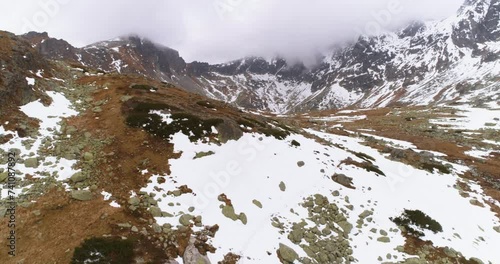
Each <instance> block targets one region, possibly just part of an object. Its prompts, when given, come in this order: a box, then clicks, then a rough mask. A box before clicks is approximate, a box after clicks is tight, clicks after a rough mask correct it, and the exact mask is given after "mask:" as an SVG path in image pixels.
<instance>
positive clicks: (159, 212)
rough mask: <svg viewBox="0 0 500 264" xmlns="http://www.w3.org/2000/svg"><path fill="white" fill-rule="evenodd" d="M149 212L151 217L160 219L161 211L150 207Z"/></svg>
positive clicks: (155, 207)
mask: <svg viewBox="0 0 500 264" xmlns="http://www.w3.org/2000/svg"><path fill="white" fill-rule="evenodd" d="M149 212H150V213H151V215H152V216H153V217H161V216H162V215H163V214H162V211H161V209H160V208H159V207H157V206H151V207H150V208H149Z"/></svg>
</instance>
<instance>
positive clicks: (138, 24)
mask: <svg viewBox="0 0 500 264" xmlns="http://www.w3.org/2000/svg"><path fill="white" fill-rule="evenodd" d="M462 2H463V1H461V0H445V1H439V2H436V1H431V0H423V1H416V0H375V1H374V0H355V1H340V0H329V1H326V0H314V1H299V0H289V1H279V0H273V1H263V0H215V1H212V0H211V1H202V0H192V1H171V0H167V1H161V2H160V1H153V0H146V1H141V3H140V5H138V4H137V2H132V1H117V0H111V1H105V2H102V1H97V0H90V1H85V2H82V1H71V0H40V1H35V0H29V1H3V2H2V3H1V4H0V7H1V8H0V10H1V11H0V13H2V14H1V15H0V25H1V26H2V28H3V29H5V30H8V31H11V32H14V33H17V34H22V33H26V32H27V31H39V32H42V31H47V32H50V34H51V36H53V37H56V38H63V39H65V40H67V41H69V42H70V43H72V44H73V45H75V46H85V45H88V44H91V43H93V42H97V41H102V40H103V39H110V38H114V37H116V36H122V35H127V34H131V33H134V34H137V35H140V36H144V37H147V38H149V39H151V40H152V41H154V42H157V43H162V44H164V45H166V46H169V47H172V48H175V49H176V50H179V52H180V53H182V54H183V55H184V57H185V59H186V60H187V61H193V60H198V61H208V62H211V63H220V62H225V61H228V60H233V59H238V58H241V57H245V56H249V55H253V56H264V57H271V56H274V55H277V54H278V55H282V56H284V57H287V58H288V59H299V60H303V61H305V62H306V63H308V62H311V61H314V58H315V55H316V54H317V53H318V52H321V51H323V50H325V49H327V48H328V47H329V46H331V45H332V44H335V43H342V42H345V41H350V40H353V39H355V38H356V37H357V36H358V35H359V34H360V33H366V34H374V33H375V34H376V33H380V31H381V30H382V29H394V28H398V27H401V26H402V25H404V24H406V23H408V21H410V20H429V19H438V20H439V19H443V18H445V17H448V16H449V15H451V14H453V13H454V12H455V11H456V10H457V8H458V7H459V6H460V5H461V4H462ZM7 10H8V12H7Z"/></svg>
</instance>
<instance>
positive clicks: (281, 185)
mask: <svg viewBox="0 0 500 264" xmlns="http://www.w3.org/2000/svg"><path fill="white" fill-rule="evenodd" d="M279 187H280V190H281V191H282V192H284V191H286V185H285V183H284V182H280V185H279Z"/></svg>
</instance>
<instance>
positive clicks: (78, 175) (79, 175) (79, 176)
mask: <svg viewBox="0 0 500 264" xmlns="http://www.w3.org/2000/svg"><path fill="white" fill-rule="evenodd" d="M86 179H87V176H86V175H85V174H83V173H82V172H77V173H75V174H73V176H71V178H70V180H71V182H73V183H77V182H82V181H85V180H86Z"/></svg>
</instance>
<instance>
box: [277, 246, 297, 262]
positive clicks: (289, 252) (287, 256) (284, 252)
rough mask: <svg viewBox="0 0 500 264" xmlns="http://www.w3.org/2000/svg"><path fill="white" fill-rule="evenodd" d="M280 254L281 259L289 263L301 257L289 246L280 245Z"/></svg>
mask: <svg viewBox="0 0 500 264" xmlns="http://www.w3.org/2000/svg"><path fill="white" fill-rule="evenodd" d="M278 252H279V253H280V256H281V258H282V259H283V260H284V261H287V262H289V263H293V262H294V261H295V260H297V258H299V255H298V254H297V252H295V251H294V250H293V249H292V248H290V247H289V246H286V245H284V244H281V243H280V246H279V249H278Z"/></svg>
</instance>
